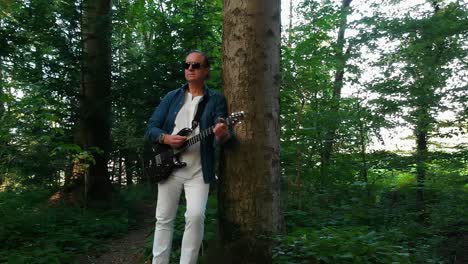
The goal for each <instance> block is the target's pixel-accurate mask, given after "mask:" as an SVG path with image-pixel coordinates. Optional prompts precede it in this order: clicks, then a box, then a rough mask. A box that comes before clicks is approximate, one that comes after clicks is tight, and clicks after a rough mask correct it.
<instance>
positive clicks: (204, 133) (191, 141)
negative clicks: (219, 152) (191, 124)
mask: <svg viewBox="0 0 468 264" xmlns="http://www.w3.org/2000/svg"><path fill="white" fill-rule="evenodd" d="M213 129H214V126H212V127H209V128H207V129H205V130H203V131H201V132H200V133H199V134H197V135H195V136H193V137H190V138H189V139H187V141H186V142H185V144H184V145H183V146H182V147H180V148H178V149H177V150H176V151H175V153H174V154H177V153H180V152H183V151H185V150H186V149H187V148H189V147H190V146H192V145H194V144H196V143H197V142H199V141H201V140H202V139H204V138H206V137H208V136H209V135H211V134H213Z"/></svg>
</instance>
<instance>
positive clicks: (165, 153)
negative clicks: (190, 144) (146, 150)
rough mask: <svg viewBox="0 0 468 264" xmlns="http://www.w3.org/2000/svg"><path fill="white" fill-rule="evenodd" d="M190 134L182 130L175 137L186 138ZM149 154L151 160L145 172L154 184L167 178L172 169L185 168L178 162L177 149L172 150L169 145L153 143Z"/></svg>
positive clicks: (185, 129)
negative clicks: (153, 180) (152, 179)
mask: <svg viewBox="0 0 468 264" xmlns="http://www.w3.org/2000/svg"><path fill="white" fill-rule="evenodd" d="M191 133H192V130H191V129H190V128H184V129H182V130H180V131H179V133H177V135H179V136H184V137H188V136H189V135H190V134H191ZM183 147H184V145H182V146H181V148H183ZM151 152H152V155H151V159H150V160H149V164H148V167H147V168H146V170H147V173H148V175H151V176H152V177H154V179H155V181H156V182H160V181H164V180H166V179H167V178H169V176H170V175H171V173H172V171H173V170H174V169H178V168H182V167H185V166H187V164H186V163H185V162H181V161H180V160H179V155H178V154H176V152H177V149H173V148H171V147H170V146H169V145H166V144H160V143H155V144H154V145H153V146H152V148H151Z"/></svg>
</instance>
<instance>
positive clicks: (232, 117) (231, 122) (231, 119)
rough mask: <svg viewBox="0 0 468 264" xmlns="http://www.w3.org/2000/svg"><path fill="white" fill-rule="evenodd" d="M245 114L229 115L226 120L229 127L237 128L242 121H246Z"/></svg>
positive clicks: (242, 112) (235, 113)
mask: <svg viewBox="0 0 468 264" xmlns="http://www.w3.org/2000/svg"><path fill="white" fill-rule="evenodd" d="M244 116H245V113H244V111H240V112H234V113H231V114H230V115H229V117H228V118H227V119H226V124H227V125H228V126H235V125H236V124H237V123H239V122H240V121H242V120H244Z"/></svg>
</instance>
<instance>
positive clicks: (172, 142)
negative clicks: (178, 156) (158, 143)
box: [164, 134, 187, 148]
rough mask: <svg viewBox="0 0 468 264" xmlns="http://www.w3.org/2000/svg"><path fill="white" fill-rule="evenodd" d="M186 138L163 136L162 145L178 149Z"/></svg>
mask: <svg viewBox="0 0 468 264" xmlns="http://www.w3.org/2000/svg"><path fill="white" fill-rule="evenodd" d="M186 140H187V137H184V136H179V135H168V134H166V135H164V144H167V145H169V146H171V147H172V148H178V147H180V146H182V145H183V144H184V142H185V141H186Z"/></svg>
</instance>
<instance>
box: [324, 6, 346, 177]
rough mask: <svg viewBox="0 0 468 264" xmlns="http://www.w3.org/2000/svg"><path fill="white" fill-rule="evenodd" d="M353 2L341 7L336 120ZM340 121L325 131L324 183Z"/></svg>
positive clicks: (334, 99)
mask: <svg viewBox="0 0 468 264" xmlns="http://www.w3.org/2000/svg"><path fill="white" fill-rule="evenodd" d="M351 1H352V0H343V1H342V5H341V17H340V25H339V30H338V38H337V43H336V49H335V59H336V69H335V78H334V81H333V91H332V99H331V107H330V113H331V114H333V115H332V116H335V117H336V118H338V117H339V114H338V113H339V108H340V100H341V89H342V88H343V77H344V73H345V66H346V61H347V53H349V47H348V50H347V51H345V50H344V48H345V32H346V28H347V18H348V15H349V13H350V4H351ZM339 123H340V122H339V120H331V121H330V124H329V127H328V128H327V129H326V131H325V140H324V143H323V149H322V153H321V162H320V163H321V166H320V171H321V173H320V174H321V180H322V183H326V182H328V176H329V175H328V174H329V172H328V171H329V167H330V164H331V156H332V153H333V145H334V144H333V143H334V141H335V140H336V130H337V129H338V125H339Z"/></svg>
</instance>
